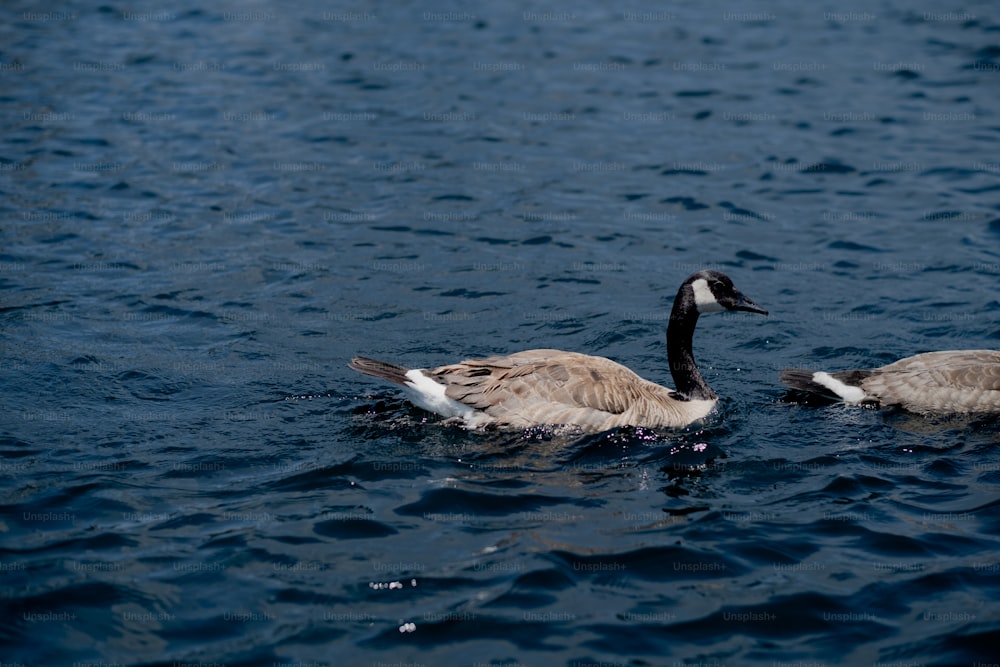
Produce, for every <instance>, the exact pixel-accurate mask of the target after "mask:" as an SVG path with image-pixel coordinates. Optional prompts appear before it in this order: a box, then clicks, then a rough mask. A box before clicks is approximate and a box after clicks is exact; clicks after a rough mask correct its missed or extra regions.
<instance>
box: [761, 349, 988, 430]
mask: <svg viewBox="0 0 1000 667" xmlns="http://www.w3.org/2000/svg"><path fill="white" fill-rule="evenodd" d="M781 381H782V382H784V383H785V384H786V385H788V386H789V387H791V388H793V389H797V390H799V391H806V392H810V393H813V394H819V395H821V396H824V397H826V398H830V399H833V400H835V401H843V402H844V403H847V404H849V405H857V404H867V405H879V406H884V407H892V406H898V407H901V408H903V409H905V410H909V411H910V412H917V413H923V414H952V413H991V412H992V413H1000V352H996V351H994V350H948V351H944V352H927V353H925V354H918V355H916V356H913V357H907V358H905V359H900V360H899V361H896V362H894V363H891V364H889V365H888V366H881V367H879V368H873V369H871V370H861V371H841V372H839V373H824V372H822V371H811V370H803V369H801V368H788V369H785V370H783V371H782V372H781Z"/></svg>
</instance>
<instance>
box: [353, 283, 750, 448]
mask: <svg viewBox="0 0 1000 667" xmlns="http://www.w3.org/2000/svg"><path fill="white" fill-rule="evenodd" d="M725 310H731V311H745V312H749V313H760V314H762V315H767V311H766V310H764V309H763V308H761V307H760V306H758V305H757V304H756V303H754V302H753V301H751V300H750V299H749V298H747V297H746V296H744V295H743V294H741V293H740V292H739V290H737V289H736V288H735V287H734V286H733V281H732V280H730V278H729V276H727V275H726V274H724V273H721V272H719V271H699V272H698V273H694V274H692V275H691V276H689V277H688V278H687V279H686V280H685V281H684V282H683V283H682V284H681V286H680V289H679V290H678V291H677V297H676V298H675V299H674V305H673V309H672V310H671V313H670V321H669V324H668V325H667V360H668V364H669V366H670V375H671V376H672V377H673V380H674V385H675V389H672V390H671V389H668V388H666V387H662V386H660V385H658V384H655V383H653V382H649V381H648V380H644V379H642V378H641V377H639V376H638V375H636V374H635V373H633V372H632V371H631V370H629V369H628V368H626V367H625V366H622V365H621V364H618V363H616V362H614V361H611V360H610V359H606V358H604V357H595V356H590V355H586V354H579V353H577V352H563V351H562V350H546V349H542V350H527V351H525V352H518V353H515V354H511V355H508V356H495V357H488V358H485V359H470V360H467V361H462V362H460V363H457V364H452V365H449V366H441V367H438V368H431V369H425V368H415V369H408V368H405V367H403V366H397V365H396V364H391V363H388V362H384V361H376V360H374V359H368V358H366V357H355V358H354V359H352V360H351V362H350V364H349V365H350V367H351V368H353V369H354V370H356V371H359V372H361V373H365V374H366V375H372V376H375V377H378V378H381V379H384V380H388V381H389V382H394V383H396V384H398V385H401V386H402V387H403V390H404V391H405V392H406V394H407V395H408V397H409V398H410V400H411V401H412V402H413V403H415V404H416V405H418V406H419V407H421V408H423V409H425V410H429V411H430V412H434V413H437V414H439V415H442V416H444V417H447V418H450V419H455V420H458V421H460V422H461V423H463V424H464V425H465V426H467V427H470V428H477V427H483V426H494V427H500V428H526V427H530V426H538V425H555V424H558V425H569V426H577V427H579V428H581V429H582V430H585V431H604V430H607V429H611V428H615V427H618V426H648V427H656V426H661V427H680V426H686V425H688V424H690V423H692V422H694V421H697V420H699V419H702V418H703V417H705V416H706V415H708V414H709V413H710V412H711V411H712V409H713V408H714V407H715V404H716V402H717V401H718V397H717V396H716V395H715V392H713V391H712V390H711V389H710V388H709V386H708V384H706V382H705V380H704V378H702V376H701V373H700V372H698V368H697V366H696V365H695V360H694V354H693V352H692V349H691V339H692V336H693V334H694V329H695V325H696V324H697V323H698V316H699V315H701V314H702V313H710V312H719V311H725Z"/></svg>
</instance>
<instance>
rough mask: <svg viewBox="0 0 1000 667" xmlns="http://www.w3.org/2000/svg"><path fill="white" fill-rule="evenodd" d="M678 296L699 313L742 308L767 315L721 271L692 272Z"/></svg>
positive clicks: (687, 306)
mask: <svg viewBox="0 0 1000 667" xmlns="http://www.w3.org/2000/svg"><path fill="white" fill-rule="evenodd" d="M677 296H678V297H679V300H680V301H681V302H682V303H683V305H684V306H685V307H686V308H688V309H693V310H694V311H695V312H697V313H699V314H700V313H717V312H720V311H723V310H742V311H745V312H748V313H759V314H761V315H767V311H766V310H764V309H763V308H761V307H760V306H758V305H757V304H756V303H754V302H753V300H752V299H751V298H749V297H747V296H745V295H744V294H743V293H742V292H740V291H739V290H738V289H736V287H735V286H734V285H733V281H732V280H731V279H730V278H729V276H727V275H726V274H725V273H722V272H721V271H698V272H697V273H692V274H691V275H690V276H688V278H687V280H685V281H684V283H683V284H682V285H681V289H680V293H679V294H678V295H677Z"/></svg>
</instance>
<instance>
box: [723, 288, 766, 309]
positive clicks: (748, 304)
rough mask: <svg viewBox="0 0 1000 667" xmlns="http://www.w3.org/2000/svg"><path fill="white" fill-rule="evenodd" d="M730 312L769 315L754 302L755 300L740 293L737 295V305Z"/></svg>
mask: <svg viewBox="0 0 1000 667" xmlns="http://www.w3.org/2000/svg"><path fill="white" fill-rule="evenodd" d="M729 310H742V311H746V312H748V313H757V314H759V315H767V311H766V310H764V309H763V308H761V307H760V306H758V305H757V304H756V303H754V302H753V299H751V298H750V297H747V296H745V295H743V294H742V293H740V292H737V293H736V304H735V305H734V306H733V307H732V308H730V309H729Z"/></svg>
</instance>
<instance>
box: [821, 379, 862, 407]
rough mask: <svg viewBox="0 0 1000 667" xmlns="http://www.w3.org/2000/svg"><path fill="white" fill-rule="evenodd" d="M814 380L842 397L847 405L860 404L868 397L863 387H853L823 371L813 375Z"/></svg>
mask: <svg viewBox="0 0 1000 667" xmlns="http://www.w3.org/2000/svg"><path fill="white" fill-rule="evenodd" d="M812 379H813V382H815V383H816V384H820V385H823V386H824V387H826V388H827V389H829V390H830V391H832V392H833V393H835V394H836V395H837V396H840V398H841V399H842V400H843V401H844V402H845V403H860V402H861V401H863V400H865V398H866V397H867V395H866V394H865V390H864V389H862V388H861V387H852V386H851V385H849V384H845V383H843V382H841V381H840V380H838V379H837V378H835V377H833V376H832V375H830V374H829V373H824V372H823V371H818V372H816V373H813V376H812Z"/></svg>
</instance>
